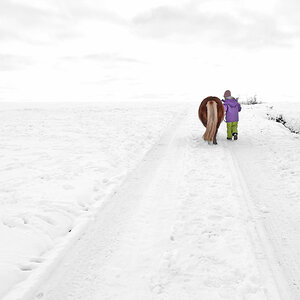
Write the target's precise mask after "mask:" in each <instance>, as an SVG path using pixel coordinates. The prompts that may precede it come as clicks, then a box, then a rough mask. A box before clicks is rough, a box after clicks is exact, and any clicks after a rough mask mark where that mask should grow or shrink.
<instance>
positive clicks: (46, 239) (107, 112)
mask: <svg viewBox="0 0 300 300" xmlns="http://www.w3.org/2000/svg"><path fill="white" fill-rule="evenodd" d="M179 111H180V105H177V106H176V105H175V106H174V108H173V107H172V106H163V105H158V104H157V105H155V104H151V105H149V104H137V103H133V104H126V105H125V104H99V105H97V104H86V103H85V104H81V105H80V104H76V103H73V104H70V103H66V104H1V110H0V136H1V141H0V149H1V150H0V166H1V168H0V172H1V173H0V244H1V247H0V282H1V284H0V298H1V297H2V296H3V295H4V293H6V292H7V291H8V290H9V289H10V288H12V286H13V285H14V284H16V283H17V282H19V281H21V280H24V279H26V278H27V277H28V275H29V274H30V272H31V270H32V269H34V268H36V267H37V266H38V265H39V264H40V263H41V262H43V260H44V259H43V257H42V255H44V254H45V253H46V252H47V251H49V250H50V249H52V248H53V247H55V246H56V245H57V244H58V243H60V242H62V240H64V239H65V238H66V236H67V235H68V234H69V231H71V230H74V228H76V226H77V227H78V226H79V225H80V224H82V223H85V222H86V219H87V218H88V216H89V213H90V211H91V209H92V207H93V206H100V205H101V203H102V202H103V201H104V200H105V198H106V196H107V195H108V194H109V193H110V192H111V191H112V190H113V189H114V188H115V187H116V186H117V185H118V184H119V183H120V182H122V180H123V179H124V178H125V177H126V175H127V173H128V172H129V171H130V170H131V169H132V168H134V167H135V165H136V164H137V163H138V162H139V161H140V160H141V159H142V157H143V156H144V154H145V153H146V151H147V150H148V149H149V148H150V147H151V146H152V145H153V144H154V143H156V142H157V140H158V139H159V137H160V135H161V133H162V132H163V131H164V129H165V128H166V126H168V123H169V122H170V121H171V120H172V119H173V118H174V116H175V115H176V114H177V113H178V112H179Z"/></svg>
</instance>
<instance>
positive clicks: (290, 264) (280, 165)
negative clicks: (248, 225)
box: [227, 107, 300, 300]
mask: <svg viewBox="0 0 300 300" xmlns="http://www.w3.org/2000/svg"><path fill="white" fill-rule="evenodd" d="M262 109H263V107H257V108H255V109H253V108H252V107H250V108H249V109H248V111H247V114H246V115H245V116H244V120H243V127H244V128H243V135H242V137H241V139H240V140H239V141H238V143H236V144H235V143H233V144H230V143H229V144H228V143H227V145H228V150H229V152H230V153H231V156H233V157H234V159H233V163H234V170H235V172H237V173H238V174H239V177H240V179H241V180H240V181H241V186H242V187H243V190H244V199H245V200H246V202H247V205H248V206H249V211H250V215H251V218H252V220H253V221H254V223H255V226H256V231H257V233H258V237H259V240H260V241H259V243H260V244H261V245H262V248H263V251H264V252H265V255H266V257H267V259H268V264H269V269H270V270H271V271H272V273H273V276H274V279H275V281H276V282H277V287H278V290H279V291H280V295H281V299H284V300H285V299H293V300H298V299H300V271H299V270H300V261H299V255H300V250H299V242H298V241H299V238H300V235H299V226H300V222H299V212H300V209H299V205H298V202H299V183H298V182H299V176H298V179H297V174H299V159H300V157H299V152H297V151H296V152H295V149H299V141H298V139H295V138H294V136H293V135H292V134H291V133H289V132H288V131H287V130H285V129H284V128H282V127H281V126H278V124H276V123H273V122H272V121H268V120H265V119H264V111H263V110H262ZM254 119H259V120H257V122H256V123H257V124H258V127H257V128H256V130H253V126H252V124H253V120H254ZM297 195H298V196H297Z"/></svg>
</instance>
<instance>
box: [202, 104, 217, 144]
mask: <svg viewBox="0 0 300 300" xmlns="http://www.w3.org/2000/svg"><path fill="white" fill-rule="evenodd" d="M206 108H207V124H206V131H205V133H204V135H203V139H204V140H205V141H208V142H210V141H212V140H213V139H214V136H215V134H216V131H217V123H218V110H217V103H216V102H215V101H208V102H207V104H206Z"/></svg>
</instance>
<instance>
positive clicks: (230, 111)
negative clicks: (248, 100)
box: [222, 97, 242, 122]
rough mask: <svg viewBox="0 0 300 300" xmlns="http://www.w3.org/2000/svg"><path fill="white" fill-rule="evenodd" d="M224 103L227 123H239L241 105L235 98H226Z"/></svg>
mask: <svg viewBox="0 0 300 300" xmlns="http://www.w3.org/2000/svg"><path fill="white" fill-rule="evenodd" d="M222 102H223V105H224V108H225V112H226V122H238V120H239V111H241V109H242V108H241V105H240V104H239V103H238V102H237V101H236V100H235V99H234V98H233V97H231V98H226V99H225V100H222Z"/></svg>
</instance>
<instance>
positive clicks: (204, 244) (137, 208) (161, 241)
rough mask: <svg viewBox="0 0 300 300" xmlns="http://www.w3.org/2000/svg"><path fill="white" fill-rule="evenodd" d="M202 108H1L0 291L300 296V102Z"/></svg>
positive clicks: (66, 295) (20, 294) (230, 299)
mask: <svg viewBox="0 0 300 300" xmlns="http://www.w3.org/2000/svg"><path fill="white" fill-rule="evenodd" d="M271 106H273V108H270V107H271ZM197 109H198V103H197V104H184V105H183V104H176V105H170V104H163V105H161V104H136V103H122V104H84V105H83V104H82V105H79V104H71V103H69V104H59V105H53V104H52V105H50V104H49V105H41V104H26V105H25V104H23V105H8V104H7V105H2V108H1V111H0V114H1V115H0V130H1V152H0V161H1V172H2V174H1V177H0V178H1V179H0V180H1V190H0V205H1V206H0V241H1V248H0V280H1V285H0V298H2V297H3V298H4V299H9V300H12V299H14V300H16V299H22V300H25V299H47V300H51V299H52V300H54V299H55V300H59V299H64V300H65V299H82V300H83V299H95V300H96V299H172V300H173V299H178V300H179V299H180V300H181V299H205V300H218V299H227V300H240V299H241V300H242V299H245V300H254V299H255V300H263V299H272V300H276V299H282V300H289V299H299V296H300V293H299V289H300V271H299V270H300V268H298V267H299V266H300V259H299V257H300V231H299V228H300V220H299V214H300V205H299V200H300V187H299V178H300V152H299V147H300V138H299V135H298V134H295V133H291V132H290V131H289V130H288V129H287V128H285V127H284V126H283V125H282V124H279V123H277V122H274V121H273V120H270V116H268V114H269V115H272V114H274V116H275V114H282V115H284V116H285V119H286V120H287V122H289V123H290V124H293V125H292V126H293V128H298V127H297V126H299V113H300V105H298V106H292V107H289V108H287V107H286V106H285V105H283V104H276V105H275V104H274V105H273V104H272V105H271V104H261V105H255V106H243V109H242V112H241V114H240V123H239V140H238V141H235V142H233V141H227V140H226V135H225V134H226V133H225V132H226V130H225V124H224V123H223V124H222V125H221V127H220V130H219V135H218V146H209V145H207V144H206V143H204V141H203V140H202V138H201V136H202V134H203V132H204V128H203V126H202V125H201V123H200V121H199V120H198V119H197ZM297 116H298V117H297ZM297 122H298V123H297ZM297 124H298V125H297ZM62 279H63V280H62ZM5 295H7V297H4V296H5Z"/></svg>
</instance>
